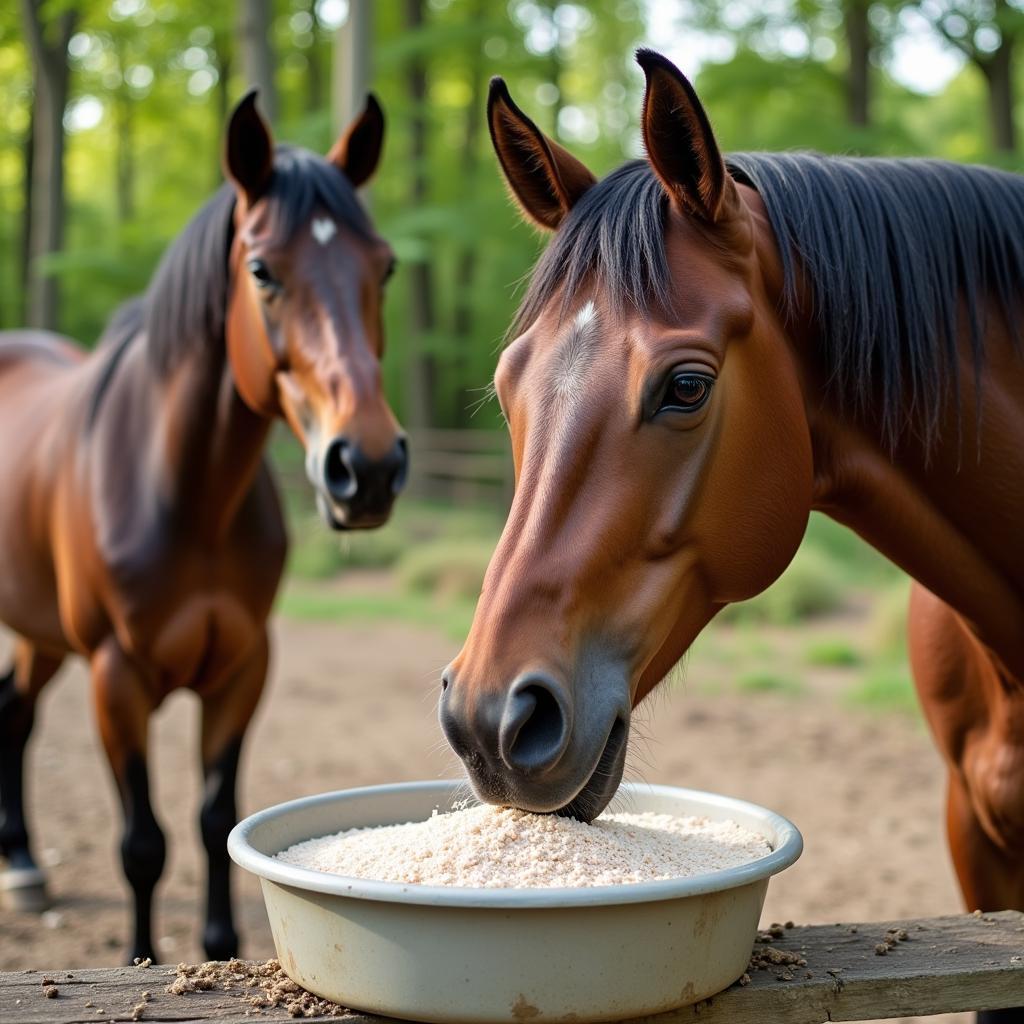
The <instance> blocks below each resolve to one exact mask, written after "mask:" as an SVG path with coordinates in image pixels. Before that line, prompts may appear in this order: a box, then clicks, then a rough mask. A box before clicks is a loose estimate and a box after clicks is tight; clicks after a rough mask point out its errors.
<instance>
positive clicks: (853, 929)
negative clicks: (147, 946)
mask: <svg viewBox="0 0 1024 1024" xmlns="http://www.w3.org/2000/svg"><path fill="white" fill-rule="evenodd" d="M890 929H902V930H904V931H905V932H906V935H907V938H906V940H901V941H897V942H896V943H895V945H893V946H892V947H891V948H889V949H888V951H887V953H886V955H884V956H880V955H878V954H876V952H875V948H876V946H878V945H880V944H881V945H884V944H885V940H886V937H887V935H888V936H894V935H895V934H896V933H895V932H894V931H890ZM767 948H772V949H775V950H778V951H779V952H780V953H782V954H793V956H794V957H796V956H798V957H799V958H800V959H801V960H805V961H806V966H803V965H800V966H796V965H794V966H791V967H790V968H789V969H788V970H789V973H790V974H791V975H792V980H780V978H779V977H778V975H779V974H781V973H783V971H784V970H785V969H786V968H785V967H784V966H782V965H779V966H775V967H771V968H769V969H763V970H753V971H752V972H751V974H750V983H749V984H748V985H745V986H741V985H733V986H732V987H731V988H729V989H728V990H726V991H725V992H723V993H721V994H720V995H718V996H715V997H714V999H712V1000H708V1001H707V1002H705V1003H702V1004H699V1005H698V1006H695V1007H686V1008H685V1009H682V1010H676V1011H673V1012H672V1013H667V1014H662V1015H660V1016H658V1017H651V1018H647V1020H646V1024H692V1022H694V1021H698V1022H700V1024H776V1022H778V1024H822V1022H823V1021H828V1020H831V1021H848V1020H865V1019H870V1018H885V1017H900V1016H910V1015H922V1016H923V1015H927V1014H933V1013H952V1012H957V1011H961V1010H985V1009H1001V1008H1004V1007H1009V1006H1024V914H1020V913H1017V912H1015V911H1004V912H1002V913H998V914H986V915H984V916H974V915H964V916H958V917H944V918H931V919H927V920H922V921H913V920H911V921H891V922H882V923H873V924H857V925H814V926H809V927H800V928H792V929H789V930H785V931H783V932H782V934H781V935H777V936H776V937H773V938H772V939H771V940H770V943H769V944H768V945H765V944H763V943H762V944H759V945H758V946H756V947H755V953H757V952H761V953H763V952H764V951H765V949H767ZM780 959H781V958H780ZM808 975H809V976H808ZM174 976H175V971H174V968H170V967H166V966H153V967H149V968H132V967H125V968H116V969H109V970H80V971H70V972H69V971H29V972H25V971H23V972H19V973H15V974H0V1024H86V1022H97V1021H98V1022H101V1024H102V1022H103V1021H117V1022H118V1024H121V1022H125V1021H132V1020H141V1021H144V1022H151V1024H156V1022H164V1021H166V1022H175V1021H196V1022H202V1021H216V1022H221V1024H252V1022H254V1021H267V1022H279V1021H288V1020H292V1019H293V1018H292V1017H290V1016H289V1014H288V1011H287V1010H286V1009H285V1008H283V1007H274V1008H266V1009H260V1010H258V1011H257V1010H255V1009H254V1008H253V1007H252V1006H251V1005H250V1004H249V1003H248V1002H247V1001H246V996H247V995H250V994H253V993H252V992H249V991H245V992H241V991H232V992H225V991H218V990H213V991H202V992H189V993H187V994H185V995H171V994H170V993H168V992H167V991H166V987H167V985H168V984H169V983H170V982H171V981H172V980H173V979H174ZM44 981H49V982H51V983H52V984H53V986H55V987H56V989H57V994H56V996H55V997H54V998H47V997H46V995H45V994H44V991H45V988H46V986H44V984H43V982H44ZM145 992H148V993H149V998H148V999H146V998H144V996H143V993H145ZM316 1019H317V1020H325V1019H328V1018H323V1017H318V1018H316ZM331 1019H335V1020H341V1021H345V1022H347V1024H389V1022H387V1021H385V1020H384V1018H380V1017H374V1016H372V1015H368V1014H360V1013H352V1012H349V1013H345V1014H344V1015H343V1016H341V1017H335V1018H331ZM634 1024H639V1022H634Z"/></svg>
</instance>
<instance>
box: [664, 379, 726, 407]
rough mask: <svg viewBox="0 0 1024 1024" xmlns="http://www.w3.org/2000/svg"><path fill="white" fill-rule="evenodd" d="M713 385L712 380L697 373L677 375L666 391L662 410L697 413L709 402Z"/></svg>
mask: <svg viewBox="0 0 1024 1024" xmlns="http://www.w3.org/2000/svg"><path fill="white" fill-rule="evenodd" d="M712 383H713V382H712V381H711V379H710V378H708V377H704V376H702V375H701V374H697V373H677V374H675V375H674V376H673V377H672V379H671V380H670V381H669V382H668V387H667V388H666V389H665V395H664V397H663V398H662V400H661V409H681V410H682V411H683V412H696V410H697V409H699V408H700V407H701V406H702V405H703V404H704V403H705V402H706V401H707V400H708V397H709V396H710V394H711V385H712ZM659 411H660V410H659Z"/></svg>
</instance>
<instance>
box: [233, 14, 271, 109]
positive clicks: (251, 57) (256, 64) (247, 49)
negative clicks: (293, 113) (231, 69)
mask: <svg viewBox="0 0 1024 1024" xmlns="http://www.w3.org/2000/svg"><path fill="white" fill-rule="evenodd" d="M238 11H239V25H238V34H239V37H240V39H241V43H242V71H243V72H244V74H245V78H246V84H247V85H248V86H249V87H251V88H255V89H258V90H259V93H260V98H259V106H260V110H261V111H262V112H263V116H264V117H266V119H267V120H268V121H269V122H270V123H271V124H273V123H274V122H275V121H276V120H277V89H276V87H275V85H274V52H273V49H272V47H271V44H270V31H271V26H272V23H273V8H272V4H271V0H239V8H238Z"/></svg>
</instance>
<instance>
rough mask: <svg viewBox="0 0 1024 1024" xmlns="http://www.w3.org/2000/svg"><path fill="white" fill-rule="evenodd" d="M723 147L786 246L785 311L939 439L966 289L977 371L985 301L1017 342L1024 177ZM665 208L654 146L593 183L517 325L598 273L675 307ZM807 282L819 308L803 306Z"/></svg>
mask: <svg viewBox="0 0 1024 1024" xmlns="http://www.w3.org/2000/svg"><path fill="white" fill-rule="evenodd" d="M726 163H727V166H728V169H729V171H730V173H731V174H732V176H733V178H734V179H736V180H737V181H740V182H743V183H744V184H748V185H750V186H752V187H753V188H755V189H756V190H757V191H758V193H759V194H760V196H761V198H762V200H763V202H764V204H765V207H766V209H767V212H768V217H769V220H770V222H771V225H772V228H773V230H774V232H775V236H776V241H777V243H778V246H779V251H780V254H781V258H782V268H783V274H784V287H783V295H782V309H781V311H780V312H781V313H782V315H783V316H784V317H786V318H788V319H791V320H793V321H795V320H796V319H797V318H798V317H799V316H800V315H801V312H802V313H803V315H804V316H806V315H807V314H808V313H810V315H811V316H812V317H813V320H814V322H815V325H816V327H817V331H818V348H819V356H820V359H821V360H822V363H823V366H824V369H825V372H826V376H827V379H828V380H829V381H830V385H831V387H832V388H833V389H834V392H835V394H836V396H837V397H838V399H839V401H840V402H841V403H842V404H844V405H845V406H846V407H852V408H853V410H854V411H856V412H858V413H860V414H865V413H868V414H870V415H872V416H873V417H875V418H877V419H879V421H880V423H881V427H882V433H883V437H884V438H885V440H886V441H887V442H888V443H889V444H890V445H892V444H895V442H896V441H897V439H898V438H899V437H900V436H901V435H902V434H903V432H904V431H905V430H907V429H915V430H917V431H918V432H919V433H920V436H921V437H922V439H923V440H924V441H925V443H926V445H927V446H931V445H932V444H933V443H934V442H935V441H936V440H937V438H938V435H939V428H940V425H941V422H942V412H943V407H944V406H945V404H946V403H947V401H948V400H949V398H950V397H951V395H952V397H953V398H954V399H955V400H956V401H957V407H958V408H959V397H960V380H959V366H958V361H957V336H958V324H959V312H960V303H961V302H962V303H963V308H964V310H965V312H966V326H967V329H968V331H969V339H970V344H971V351H972V360H973V370H974V376H975V382H976V383H977V382H978V381H979V379H980V375H981V372H982V369H983V367H984V333H985V329H986V326H987V315H988V310H987V303H988V302H989V301H992V300H994V301H995V303H996V304H997V306H998V308H999V311H1000V312H1001V314H1002V316H1003V318H1004V319H1005V322H1006V324H1007V327H1008V329H1009V330H1010V333H1011V336H1012V338H1013V341H1014V344H1015V345H1018V346H1019V344H1020V333H1021V332H1020V326H1021V325H1020V322H1019V311H1018V308H1017V305H1016V303H1017V302H1018V301H1019V293H1020V287H1021V282H1022V281H1024V177H1020V176H1017V175H1014V174H1009V173H1007V172H1004V171H998V170H995V169H993V168H989V167H977V166H966V165H963V164H955V163H948V162H945V161H940V160H925V159H906V160H894V159H875V158H851V157H829V156H821V155H819V154H814V153H739V154H733V155H731V156H729V157H728V159H727V161H726ZM666 211H667V201H666V198H665V195H664V190H663V189H661V188H660V186H659V185H658V183H657V181H656V179H655V177H654V174H653V171H652V170H651V168H650V166H649V164H648V163H647V162H646V161H633V162H630V163H627V164H625V165H624V166H623V167H621V168H619V169H618V170H617V171H614V172H613V173H612V174H610V175H608V177H607V178H605V179H604V180H602V181H601V182H599V183H598V184H597V185H595V186H594V187H592V188H591V189H589V190H588V191H587V192H586V193H585V194H584V195H583V197H582V198H581V199H580V201H579V202H578V203H577V205H576V207H575V208H574V209H573V210H572V212H571V214H570V215H569V216H568V217H567V218H566V221H565V223H564V224H563V226H562V228H561V229H560V230H559V231H558V233H557V234H556V235H555V237H554V240H553V241H552V243H551V245H550V246H549V247H548V249H547V251H546V252H545V253H544V255H543V256H542V257H541V259H540V261H539V263H538V265H537V269H536V271H535V273H534V276H533V279H532V281H531V283H530V286H529V288H528V290H527V293H526V295H525V297H524V300H523V303H522V305H521V307H520V309H519V312H518V314H517V317H516V320H515V323H514V325H513V328H512V329H513V331H516V332H518V331H521V330H523V329H525V327H526V326H527V325H528V324H529V323H531V322H532V321H533V320H534V319H536V317H537V316H538V315H539V313H540V311H541V309H542V308H543V307H544V305H545V304H546V303H547V302H549V301H550V300H551V298H552V297H553V296H555V295H556V294H558V293H559V292H560V293H561V295H562V301H563V304H564V303H566V302H567V301H568V300H570V299H571V297H572V296H573V295H574V294H576V292H577V290H578V288H579V287H580V286H581V285H582V284H583V281H584V279H585V278H586V277H587V276H588V275H589V274H591V273H595V274H596V275H598V276H599V277H600V278H601V280H602V282H603V283H604V284H605V286H606V287H608V288H609V290H610V291H611V293H612V296H613V301H615V302H618V303H628V304H629V305H631V306H633V307H634V308H636V309H637V310H640V311H641V312H643V311H645V310H648V309H650V308H652V307H660V308H662V309H665V310H671V308H672V302H671V299H672V288H673V282H672V281H671V277H670V273H669V268H668V263H667V260H666V256H665V250H664V230H665V217H666ZM801 283H804V284H806V286H807V295H808V297H809V302H810V309H809V310H806V309H805V310H803V311H801V310H800V309H799V308H798V299H799V285H800V284H801ZM563 289H564V290H563ZM979 409H980V404H979Z"/></svg>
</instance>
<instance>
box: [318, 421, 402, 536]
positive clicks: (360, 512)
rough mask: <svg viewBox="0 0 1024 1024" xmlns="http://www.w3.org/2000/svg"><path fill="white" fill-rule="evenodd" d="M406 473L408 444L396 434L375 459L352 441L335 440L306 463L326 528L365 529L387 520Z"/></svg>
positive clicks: (341, 437)
mask: <svg viewBox="0 0 1024 1024" xmlns="http://www.w3.org/2000/svg"><path fill="white" fill-rule="evenodd" d="M408 470H409V451H408V445H407V444H406V440H405V438H404V437H401V436H400V437H398V438H397V439H396V440H395V442H394V444H393V445H392V446H391V448H390V449H389V450H388V451H386V452H385V453H384V455H382V456H378V457H376V458H371V457H369V456H367V454H366V453H365V451H364V450H363V449H362V447H361V446H360V445H359V444H358V442H356V441H352V440H350V439H348V438H347V437H344V436H339V437H335V438H334V439H333V440H332V441H330V442H329V443H328V444H327V445H326V446H325V448H324V449H323V455H322V457H321V458H318V459H317V458H314V459H309V460H307V472H308V474H309V476H310V479H311V481H312V483H313V486H314V487H315V488H316V492H317V505H318V507H319V509H320V514H321V516H322V517H323V519H324V522H325V523H326V524H327V525H328V526H329V527H330V528H331V529H332V530H360V529H362V530H366V529H372V528H374V527H376V526H381V525H383V524H384V523H385V522H387V520H388V517H389V516H390V515H391V508H392V506H393V505H394V502H395V498H396V497H397V496H398V494H399V493H400V492H401V490H402V488H403V487H404V486H405V482H406V479H407V477H408Z"/></svg>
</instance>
